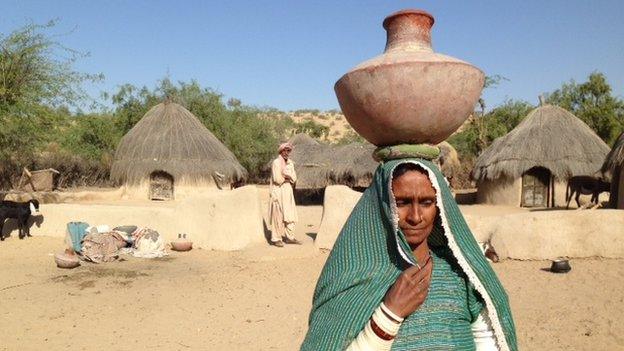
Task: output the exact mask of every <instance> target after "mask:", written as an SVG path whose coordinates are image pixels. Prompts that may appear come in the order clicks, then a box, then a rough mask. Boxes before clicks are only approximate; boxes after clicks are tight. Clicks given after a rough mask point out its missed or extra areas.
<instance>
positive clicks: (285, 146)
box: [277, 142, 293, 153]
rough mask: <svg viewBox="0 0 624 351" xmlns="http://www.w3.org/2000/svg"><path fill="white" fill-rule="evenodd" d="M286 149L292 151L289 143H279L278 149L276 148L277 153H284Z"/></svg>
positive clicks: (291, 145)
mask: <svg viewBox="0 0 624 351" xmlns="http://www.w3.org/2000/svg"><path fill="white" fill-rule="evenodd" d="M286 149H288V150H292V149H293V144H291V143H289V142H286V143H281V144H280V146H279V148H277V152H278V153H279V152H282V151H284V150H286Z"/></svg>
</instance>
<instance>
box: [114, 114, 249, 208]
mask: <svg viewBox="0 0 624 351" xmlns="http://www.w3.org/2000/svg"><path fill="white" fill-rule="evenodd" d="M246 175H247V171H246V170H245V169H244V168H243V166H241V165H240V163H239V162H238V160H237V159H236V157H235V156H234V154H232V152H231V151H230V150H228V148H227V147H225V145H223V144H222V143H221V142H220V141H219V140H218V139H217V138H216V137H215V136H214V135H213V134H212V133H211V132H210V131H209V130H208V129H207V128H206V127H205V126H204V125H203V124H202V123H201V122H200V121H199V119H197V117H195V116H194V115H193V114H192V113H191V112H189V111H188V110H187V109H185V108H184V107H182V106H181V105H178V104H176V103H173V102H164V103H160V104H158V105H156V106H154V107H153V108H152V109H150V110H149V111H148V112H147V113H146V114H145V116H143V118H141V120H140V121H139V122H138V123H137V124H136V125H135V126H134V127H133V128H132V129H130V131H129V132H128V133H127V134H126V135H125V136H124V137H123V138H122V139H121V142H120V143H119V146H118V147H117V151H116V152H115V158H114V161H113V165H112V169H111V178H112V180H114V181H116V182H120V183H122V184H124V185H125V187H126V189H127V190H128V193H130V194H137V195H138V196H140V197H144V196H149V198H150V199H158V200H167V199H172V198H174V197H175V196H178V195H181V194H185V193H192V192H194V191H195V190H194V189H196V188H197V187H208V188H214V187H222V186H223V185H227V184H231V183H233V182H237V181H239V180H241V179H243V178H244V177H245V176H246Z"/></svg>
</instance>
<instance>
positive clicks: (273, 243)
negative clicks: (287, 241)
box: [271, 240, 284, 247]
mask: <svg viewBox="0 0 624 351" xmlns="http://www.w3.org/2000/svg"><path fill="white" fill-rule="evenodd" d="M271 245H273V246H277V247H284V242H283V241H281V240H280V241H271Z"/></svg>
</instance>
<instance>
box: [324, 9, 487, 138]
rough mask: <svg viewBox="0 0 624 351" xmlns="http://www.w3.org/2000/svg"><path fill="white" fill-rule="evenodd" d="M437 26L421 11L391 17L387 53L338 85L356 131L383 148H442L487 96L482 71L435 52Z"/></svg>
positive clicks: (338, 93)
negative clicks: (433, 40)
mask: <svg viewBox="0 0 624 351" xmlns="http://www.w3.org/2000/svg"><path fill="white" fill-rule="evenodd" d="M433 22H434V20H433V16H431V15H430V14H428V13H427V12H424V11H420V10H404V11H399V12H396V13H394V14H392V15H390V16H388V17H386V19H385V20H384V22H383V27H384V28H385V29H386V31H387V42H386V49H385V52H384V53H383V54H382V55H380V56H377V57H375V58H373V59H370V60H368V61H365V62H363V63H361V64H359V65H358V66H356V67H355V68H353V69H352V70H351V71H349V72H348V73H346V74H345V75H344V76H342V78H340V79H339V80H338V82H336V85H335V86H334V90H335V91H336V96H337V97H338V102H339V103H340V108H341V109H342V112H343V113H344V115H345V117H346V118H347V120H348V121H349V123H350V124H351V126H352V127H353V129H355V131H356V132H358V133H359V134H360V135H361V136H363V137H364V138H365V139H366V140H368V141H370V142H371V143H373V144H375V145H377V146H388V145H396V144H401V143H408V144H418V143H429V144H437V143H440V142H442V141H444V140H445V139H446V138H448V137H449V136H450V135H451V134H452V133H453V132H454V131H455V130H457V128H459V126H461V124H462V123H463V122H464V121H465V120H466V118H468V116H469V115H470V114H471V113H472V112H473V109H474V106H475V103H476V102H477V100H478V99H479V96H480V95H481V90H482V89H483V83H484V78H485V77H484V75H483V72H481V70H479V69H478V68H476V67H474V66H472V65H470V64H469V63H466V62H464V61H461V60H458V59H456V58H452V57H450V56H446V55H442V54H437V53H434V52H433V50H432V49H431V27H432V26H433Z"/></svg>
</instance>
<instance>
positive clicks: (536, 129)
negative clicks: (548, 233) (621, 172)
mask: <svg viewBox="0 0 624 351" xmlns="http://www.w3.org/2000/svg"><path fill="white" fill-rule="evenodd" d="M608 152H609V147H608V146H607V144H605V143H604V142H603V141H602V140H601V139H600V138H599V137H598V135H596V133H594V131H593V130H591V128H589V127H588V126H587V125H586V124H585V123H583V122H582V121H581V120H580V119H578V118H577V117H576V116H574V115H573V114H572V113H570V112H568V111H566V110H564V109H562V108H561V107H558V106H552V105H544V106H540V107H538V108H536V109H534V110H533V111H531V112H530V113H529V114H528V115H527V116H526V118H525V119H524V120H523V121H522V122H521V123H520V124H519V125H518V126H517V127H516V128H514V129H513V130H512V131H511V132H509V133H508V134H507V135H505V136H502V137H500V138H498V139H496V140H494V142H493V143H492V145H491V146H490V147H489V148H487V149H486V150H484V151H483V153H481V155H479V158H478V159H477V162H476V164H475V168H474V170H473V174H472V175H473V178H474V180H476V181H477V186H478V191H477V202H480V203H490V204H501V205H512V206H523V207H548V206H551V207H554V206H555V204H556V203H559V204H563V203H564V201H565V187H566V182H567V180H568V179H569V178H570V177H572V176H575V175H594V174H595V173H596V172H597V171H598V170H599V169H600V166H601V165H602V160H604V158H605V156H606V155H607V153H608Z"/></svg>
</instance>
